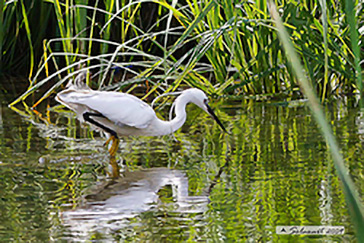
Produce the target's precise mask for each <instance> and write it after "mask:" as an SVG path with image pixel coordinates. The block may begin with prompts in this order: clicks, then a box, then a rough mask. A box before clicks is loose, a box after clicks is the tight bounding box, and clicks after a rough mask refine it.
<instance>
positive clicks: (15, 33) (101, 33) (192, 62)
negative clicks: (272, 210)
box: [0, 0, 364, 98]
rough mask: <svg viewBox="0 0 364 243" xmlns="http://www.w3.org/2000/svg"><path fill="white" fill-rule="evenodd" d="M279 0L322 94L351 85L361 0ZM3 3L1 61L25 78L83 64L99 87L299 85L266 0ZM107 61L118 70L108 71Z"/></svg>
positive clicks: (249, 89)
mask: <svg viewBox="0 0 364 243" xmlns="http://www.w3.org/2000/svg"><path fill="white" fill-rule="evenodd" d="M348 2H351V1H348ZM276 4H277V6H278V8H279V12H280V14H281V17H282V19H283V21H284V23H285V26H286V27H287V30H288V31H289V34H290V36H291V40H292V41H293V43H294V45H295V48H296V50H297V51H298V53H299V54H300V57H301V60H302V62H303V64H304V67H305V70H306V75H307V76H308V78H309V80H310V81H311V83H312V85H313V86H314V87H315V88H316V90H317V91H318V93H319V95H320V97H322V98H325V97H327V96H332V95H337V94H347V93H353V92H356V91H357V90H358V87H359V86H360V84H357V83H356V80H357V79H356V77H355V74H356V73H357V72H358V71H360V70H359V69H358V65H356V60H355V58H354V56H355V55H354V54H355V43H358V42H359V41H358V40H359V39H358V38H359V35H358V32H357V30H359V31H360V32H363V31H364V28H360V27H359V28H355V32H356V34H357V35H356V38H357V40H356V42H354V45H353V43H352V42H351V41H352V38H351V35H350V33H349V31H350V28H349V27H348V26H349V24H350V21H354V22H353V23H354V25H358V26H360V25H361V23H362V22H363V20H364V15H363V11H362V4H356V5H354V6H351V9H349V10H348V8H345V6H346V5H348V3H347V2H345V1H342V2H334V1H329V2H324V1H303V2H296V1H277V2H276ZM349 5H350V4H349ZM349 7H350V6H349ZM354 7H355V8H354ZM0 11H2V12H1V13H0V21H1V23H2V24H1V27H0V32H1V35H0V36H1V37H2V38H0V48H1V52H2V54H3V55H2V56H1V62H0V63H1V67H0V70H1V71H2V72H11V73H17V74H19V72H21V74H23V75H25V74H27V73H30V75H29V77H30V80H31V85H34V84H35V83H36V82H39V81H40V80H43V81H44V79H43V78H44V75H47V76H49V77H50V78H49V79H45V81H44V82H41V83H40V84H39V86H41V85H42V84H43V83H46V82H48V81H50V80H52V79H51V78H52V77H56V76H57V75H60V76H59V77H60V80H61V81H60V83H59V84H58V85H60V84H61V83H62V82H64V81H65V80H67V79H68V77H70V76H71V75H72V74H74V73H77V72H78V71H79V70H81V69H84V70H87V69H89V70H91V71H92V72H93V73H96V75H95V77H97V78H98V80H97V81H96V83H97V85H98V86H99V87H100V88H101V87H104V86H105V85H106V86H108V85H111V83H112V82H113V83H114V84H116V85H114V86H112V87H113V88H116V87H121V88H124V89H125V88H126V87H130V84H134V83H138V84H140V83H144V82H145V81H146V80H149V81H150V82H152V83H153V84H154V85H155V88H157V87H158V88H159V89H161V90H163V91H164V90H173V89H176V87H178V86H179V85H180V84H182V83H185V84H188V85H189V86H196V87H200V88H202V89H204V90H205V91H207V92H209V93H216V94H231V95H235V96H236V95H240V94H242V95H262V94H263V95H284V96H285V97H295V96H296V95H297V94H300V93H299V92H298V91H299V89H298V87H297V83H296V81H295V79H294V77H293V75H292V73H291V72H290V67H289V65H288V64H287V60H286V58H285V56H284V55H283V54H282V49H281V46H280V42H279V39H278V37H277V34H276V30H275V25H274V24H273V22H272V20H271V16H270V12H269V8H268V2H267V1H256V2H252V1H246V2H241V1H231V0H219V1H215V0H212V1H206V0H202V1H194V0H185V1H145V0H140V1H126V0H123V1H114V0H103V1H101V0H63V1H58V0H43V1H35V0H32V1H23V0H18V1H7V2H5V3H4V2H2V6H0ZM347 11H349V12H348V13H353V15H347V14H346V12H347ZM347 16H351V17H354V18H352V19H350V18H347ZM5 33H7V34H6V35H5ZM357 51H358V50H357ZM41 57H42V58H41ZM357 60H358V61H359V62H360V60H361V59H360V56H358V58H357ZM359 62H358V63H359ZM112 67H118V68H117V72H118V73H121V74H122V75H121V77H120V78H118V79H115V78H114V79H113V81H112V80H111V78H110V79H109V75H107V74H110V73H111V71H110V68H112ZM67 74H71V75H69V76H67ZM119 76H120V75H119ZM41 77H42V78H41ZM64 77H66V78H64ZM62 78H64V79H62ZM58 80H59V79H58ZM54 82H55V81H52V83H54ZM58 85H56V86H55V87H58ZM35 88H38V86H37V87H35ZM359 88H360V87H359ZM124 91H125V90H124ZM153 91H154V90H153ZM159 91H160V90H159Z"/></svg>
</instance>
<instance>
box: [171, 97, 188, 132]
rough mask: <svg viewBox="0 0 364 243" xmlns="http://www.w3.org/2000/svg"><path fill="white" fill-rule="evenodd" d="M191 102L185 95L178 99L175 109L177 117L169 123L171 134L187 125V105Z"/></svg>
mask: <svg viewBox="0 0 364 243" xmlns="http://www.w3.org/2000/svg"><path fill="white" fill-rule="evenodd" d="M189 102H190V99H189V98H188V97H186V96H185V95H180V96H178V97H177V99H176V103H175V107H174V112H175V117H174V118H173V120H172V121H170V122H169V126H170V129H171V132H175V131H176V130H178V129H179V128H180V127H182V125H183V124H184V123H185V121H186V118H187V114H186V105H187V104H188V103H189Z"/></svg>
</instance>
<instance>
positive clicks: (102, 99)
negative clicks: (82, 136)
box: [58, 90, 156, 128]
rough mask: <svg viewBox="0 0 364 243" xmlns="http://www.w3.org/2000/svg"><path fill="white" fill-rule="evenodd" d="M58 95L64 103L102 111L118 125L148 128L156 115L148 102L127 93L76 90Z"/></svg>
mask: <svg viewBox="0 0 364 243" xmlns="http://www.w3.org/2000/svg"><path fill="white" fill-rule="evenodd" d="M58 96H59V99H60V100H62V101H63V102H64V103H72V104H73V105H77V104H79V105H83V106H86V107H88V108H90V109H91V110H94V111H97V112H99V113H101V114H102V115H103V116H105V117H106V118H107V119H109V120H110V121H112V122H114V123H115V124H116V125H118V126H123V125H127V126H132V127H136V128H146V127H147V126H148V125H149V124H150V122H151V121H152V120H153V119H154V118H155V116H156V115H155V112H154V110H153V109H152V108H151V107H150V106H149V105H148V104H147V103H145V102H144V101H142V100H140V99H138V98H137V97H135V96H132V95H129V94H125V93H120V92H106V91H76V90H75V91H73V92H64V93H63V94H62V92H61V93H60V94H58Z"/></svg>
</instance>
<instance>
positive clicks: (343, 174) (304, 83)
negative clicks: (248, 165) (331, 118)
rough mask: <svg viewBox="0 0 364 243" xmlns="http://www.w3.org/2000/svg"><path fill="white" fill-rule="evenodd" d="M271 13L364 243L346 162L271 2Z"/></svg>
mask: <svg viewBox="0 0 364 243" xmlns="http://www.w3.org/2000/svg"><path fill="white" fill-rule="evenodd" d="M270 12H271V15H272V18H273V19H274V21H275V24H276V26H277V31H278V36H279V38H280V40H281V43H282V45H283V48H284V50H285V53H286V56H287V58H288V60H289V62H290V63H291V65H292V69H293V72H294V74H295V76H296V77H297V80H298V82H299V84H300V86H301V89H302V92H303V93H304V94H305V95H306V97H307V98H308V100H309V107H310V109H311V112H312V114H313V116H314V118H315V120H316V122H317V123H318V125H319V127H320V129H321V133H322V135H323V136H324V137H325V139H326V143H327V144H328V147H329V150H330V152H331V155H332V158H333V161H334V165H335V168H336V172H337V174H338V176H339V178H340V180H341V182H342V186H343V191H344V195H345V199H346V202H347V205H348V209H349V213H350V215H351V219H352V222H353V223H354V227H355V229H356V236H357V238H358V241H359V242H364V230H363V229H364V211H363V206H362V204H361V201H360V199H359V195H358V192H357V189H356V187H355V184H354V182H353V180H352V179H351V177H350V176H349V171H348V169H347V168H346V167H345V164H344V159H343V158H342V156H341V153H340V149H339V146H338V144H337V142H336V139H335V137H334V135H333V132H332V130H331V127H330V125H329V123H328V122H327V120H326V118H325V115H324V113H323V111H322V108H321V105H320V102H319V100H318V98H317V96H316V94H315V91H314V90H313V89H312V87H311V86H310V83H309V82H308V80H307V78H306V75H305V73H304V72H303V67H302V65H301V64H300V63H301V61H300V59H299V58H298V55H297V54H296V51H295V49H294V47H293V45H292V42H291V41H290V37H289V35H288V33H287V32H286V30H285V28H284V26H283V23H282V20H281V18H280V16H279V14H278V12H277V9H276V6H275V4H274V3H273V2H272V1H271V2H270Z"/></svg>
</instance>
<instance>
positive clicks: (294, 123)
mask: <svg viewBox="0 0 364 243" xmlns="http://www.w3.org/2000/svg"><path fill="white" fill-rule="evenodd" d="M13 98H14V96H13V95H12V94H9V93H7V94H1V95H0V100H1V106H0V222H1V223H0V239H1V240H2V241H4V242H8V241H38V242H48V241H57V242H58V241H70V242H77V241H95V242H110V241H123V240H125V241H151V242H161V241H167V242H169V241H186V240H191V241H213V242H215V241H216V242H225V241H248V242H278V241H279V242H306V241H313V242H322V241H340V242H352V241H355V235H354V232H353V227H352V224H351V222H350V217H349V215H348V211H347V209H346V203H345V200H344V195H343V193H342V190H341V185H340V182H339V181H338V178H337V176H336V174H335V171H334V167H333V165H332V161H331V157H330V154H329V152H328V151H327V149H326V144H325V142H324V140H323V138H322V137H321V135H320V132H319V130H318V129H317V127H316V124H315V122H314V120H313V118H312V116H311V115H310V113H309V110H308V108H306V106H305V105H306V103H305V101H298V102H287V103H268V104H265V103H260V102H256V101H251V100H250V101H249V100H244V101H241V100H240V101H239V100H238V101H236V100H235V101H231V100H230V101H227V100H224V101H218V102H216V103H214V102H211V103H212V105H213V106H215V110H216V111H217V115H218V116H219V117H220V118H221V120H222V122H223V123H224V124H225V125H226V127H227V129H228V130H229V131H230V133H231V134H230V135H229V134H223V133H222V132H221V131H220V129H219V127H218V126H217V124H215V123H214V122H213V121H212V120H211V119H210V118H209V117H208V116H207V115H206V114H204V113H202V112H201V111H200V110H199V109H198V108H196V107H194V106H193V105H190V106H189V107H188V114H189V116H188V120H187V122H186V124H185V125H184V126H183V128H182V129H181V130H180V131H178V132H177V133H176V134H175V135H174V136H164V137H157V138H124V140H123V141H122V142H121V144H120V149H119V152H118V155H117V158H116V159H117V160H116V161H114V162H116V163H118V164H119V165H120V175H121V177H120V178H118V179H112V177H111V176H110V175H111V173H112V168H111V166H110V165H109V162H110V158H109V157H108V153H107V150H106V149H105V147H103V143H104V142H105V141H106V139H105V137H104V136H103V135H100V134H99V133H97V132H92V131H90V130H89V129H88V127H87V126H83V125H81V124H79V122H78V121H76V120H75V119H74V118H75V116H74V114H73V113H71V112H66V111H65V110H64V111H62V112H55V111H54V109H53V110H52V109H51V110H50V111H46V109H43V111H42V112H41V113H40V114H38V113H36V112H34V111H31V110H26V109H25V108H24V107H23V106H21V105H20V106H19V107H17V108H18V109H19V110H18V111H16V110H11V109H9V108H8V107H7V104H8V103H9V102H10V101H11V100H12V99H13ZM51 104H52V105H53V104H54V103H53V101H52V102H51ZM353 106H355V105H353V104H351V103H350V102H348V101H345V102H336V103H334V104H332V105H330V106H327V107H325V111H326V114H327V116H328V117H329V119H330V120H331V124H332V125H333V130H334V132H335V134H336V136H337V137H338V140H339V143H340V145H341V148H342V153H343V155H344V158H345V160H346V164H347V166H348V167H349V169H350V173H351V175H352V177H353V179H354V181H355V183H356V185H357V187H358V189H359V193H360V196H361V198H363V192H364V180H363V167H364V163H363V161H364V155H363V152H362V148H363V139H364V120H363V113H361V112H360V111H359V110H358V109H357V108H349V107H353ZM166 114H167V113H166ZM164 117H167V115H165V116H164ZM279 225H334V226H344V227H345V234H344V235H342V236H304V235H301V236H297V235H296V236H287V235H277V234H276V233H275V228H276V226H279Z"/></svg>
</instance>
